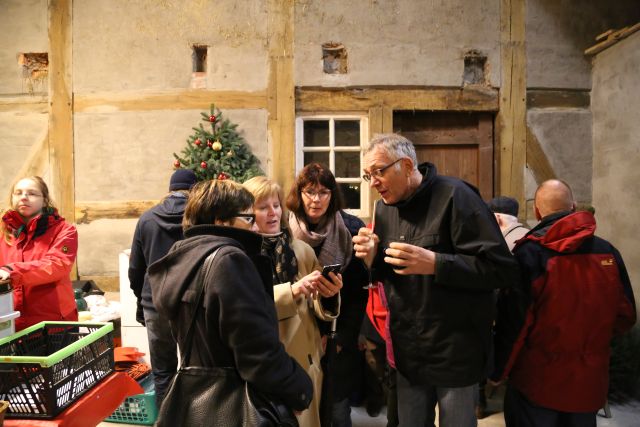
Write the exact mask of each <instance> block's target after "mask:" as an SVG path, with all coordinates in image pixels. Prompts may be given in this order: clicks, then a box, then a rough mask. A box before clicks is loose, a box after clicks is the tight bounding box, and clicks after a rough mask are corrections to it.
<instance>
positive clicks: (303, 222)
mask: <svg viewBox="0 0 640 427" xmlns="http://www.w3.org/2000/svg"><path fill="white" fill-rule="evenodd" d="M342 206H343V202H342V194H341V193H340V189H339V188H338V184H337V183H336V179H335V177H334V176H333V173H331V171H330V170H329V168H327V167H325V166H323V165H321V164H320V163H310V164H308V165H307V166H305V167H304V168H303V169H302V170H301V171H300V173H299V174H298V176H297V178H296V182H295V184H294V185H293V187H292V188H291V191H290V192H289V195H288V197H287V208H288V209H289V211H290V214H289V226H290V228H291V232H292V235H293V237H294V238H296V239H300V240H302V241H304V242H306V243H308V244H309V245H310V246H311V247H312V248H313V250H314V252H315V254H316V256H317V257H318V261H320V264H322V265H330V264H341V265H342V266H343V267H342V282H343V285H344V286H343V288H342V290H341V291H340V294H341V307H340V315H339V316H338V319H337V325H336V332H337V334H336V342H337V348H336V355H335V359H334V360H332V361H330V362H329V363H330V365H331V369H329V371H330V374H331V377H330V381H331V384H332V387H331V388H332V390H331V392H330V393H329V394H330V398H331V399H332V400H333V402H332V404H331V409H332V421H333V426H334V427H351V415H350V414H351V407H350V404H349V396H350V395H352V394H353V392H354V391H355V390H356V389H357V387H358V386H359V379H360V375H359V374H358V373H359V372H360V371H361V370H362V354H361V352H360V351H359V349H358V334H359V332H360V326H361V325H362V319H363V316H364V312H365V307H366V304H367V296H368V294H367V291H366V290H364V289H363V286H366V285H367V284H368V282H369V275H368V272H367V270H366V268H365V267H364V264H363V263H362V262H360V260H359V259H357V258H356V257H354V256H353V243H352V242H351V238H352V236H354V235H356V234H358V230H359V229H360V228H361V227H364V223H363V222H362V221H361V220H360V219H358V218H356V217H355V216H353V215H349V214H347V213H346V212H344V211H343V210H342ZM322 329H323V331H322V332H324V333H327V332H328V331H329V325H328V324H326V323H325V325H323V328H322ZM325 375H327V373H325ZM325 381H326V379H325ZM326 397H327V396H323V398H326Z"/></svg>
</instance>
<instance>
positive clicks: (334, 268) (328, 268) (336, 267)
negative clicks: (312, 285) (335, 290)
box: [322, 264, 342, 281]
mask: <svg viewBox="0 0 640 427" xmlns="http://www.w3.org/2000/svg"><path fill="white" fill-rule="evenodd" d="M341 268H342V264H329V265H325V266H324V267H322V275H323V276H324V278H325V279H327V280H329V281H331V279H330V278H329V273H330V272H333V273H335V274H338V273H340V269H341Z"/></svg>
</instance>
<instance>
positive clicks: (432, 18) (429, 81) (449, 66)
mask: <svg viewBox="0 0 640 427" xmlns="http://www.w3.org/2000/svg"><path fill="white" fill-rule="evenodd" d="M499 5H500V1H499V0H490V1H481V2H471V1H466V0H451V1H444V0H439V1H402V0H393V1H371V0H355V1H349V2H344V1H340V0H327V1H313V0H302V1H297V2H296V10H295V55H294V60H295V73H296V77H295V78H296V85H299V86H349V85H434V86H460V85H461V84H462V74H463V71H464V53H465V52H466V51H468V50H470V49H478V50H480V51H481V52H483V53H484V54H486V55H487V56H488V64H489V67H488V71H489V73H488V80H489V83H490V84H491V85H492V86H499V80H500V75H499V71H500V67H499V60H500V49H499V43H500V10H499ZM325 42H338V43H342V44H343V45H344V46H345V47H346V50H347V55H348V64H349V65H348V71H349V72H348V74H343V75H337V74H324V73H323V72H322V48H321V46H322V43H325Z"/></svg>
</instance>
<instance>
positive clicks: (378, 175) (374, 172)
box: [362, 157, 404, 182]
mask: <svg viewBox="0 0 640 427" xmlns="http://www.w3.org/2000/svg"><path fill="white" fill-rule="evenodd" d="M402 159H404V157H400V158H399V159H398V160H396V161H395V162H391V163H389V164H388V165H387V166H383V167H381V168H378V169H375V170H372V171H371V172H370V173H365V174H364V175H362V179H364V180H365V181H367V182H369V181H371V177H373V178H376V179H380V178H382V176H383V175H384V171H386V170H387V169H389V168H390V167H391V166H393V165H395V164H396V163H398V162H399V161H400V160H402Z"/></svg>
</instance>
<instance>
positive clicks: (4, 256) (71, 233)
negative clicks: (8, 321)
mask: <svg viewBox="0 0 640 427" xmlns="http://www.w3.org/2000/svg"><path fill="white" fill-rule="evenodd" d="M2 221H3V222H4V224H5V226H6V227H7V228H8V229H9V230H10V231H11V232H12V234H13V237H12V239H11V241H10V243H7V242H6V241H5V239H4V237H1V238H0V266H1V267H0V268H2V269H4V270H7V271H9V272H10V278H11V284H12V285H13V287H14V293H13V301H14V306H15V307H14V310H18V311H20V317H19V318H17V319H16V323H15V326H16V331H19V330H22V329H24V328H26V327H28V326H31V325H33V324H36V323H38V322H41V321H43V320H66V321H76V320H78V311H77V309H76V302H75V299H74V296H73V288H72V286H71V280H70V278H69V273H70V272H71V268H72V266H73V263H74V261H75V259H76V253H77V251H78V233H77V231H76V228H75V226H73V225H72V224H69V223H68V222H66V221H65V220H64V219H63V218H61V217H60V216H58V212H57V211H55V210H51V211H50V212H46V208H45V212H43V213H41V214H40V215H37V216H36V217H34V218H32V219H31V220H30V221H29V223H28V224H26V225H25V224H24V222H23V220H22V217H21V216H20V215H19V214H18V213H17V212H16V211H14V210H10V211H8V212H6V213H5V214H4V216H3V217H2Z"/></svg>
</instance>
